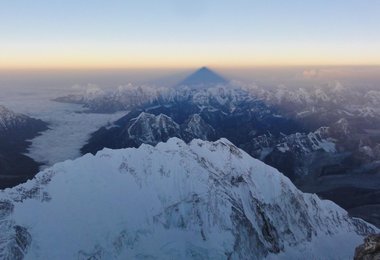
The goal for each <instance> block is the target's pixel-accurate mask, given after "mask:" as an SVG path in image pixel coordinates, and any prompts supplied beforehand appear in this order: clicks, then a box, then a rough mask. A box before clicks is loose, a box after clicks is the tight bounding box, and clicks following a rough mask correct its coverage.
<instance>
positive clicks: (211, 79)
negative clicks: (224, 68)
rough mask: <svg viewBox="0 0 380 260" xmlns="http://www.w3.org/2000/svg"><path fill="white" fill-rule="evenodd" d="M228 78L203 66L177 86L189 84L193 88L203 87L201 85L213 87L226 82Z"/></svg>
mask: <svg viewBox="0 0 380 260" xmlns="http://www.w3.org/2000/svg"><path fill="white" fill-rule="evenodd" d="M226 83H228V80H226V79H225V78H223V77H222V76H220V75H219V74H217V73H216V72H214V71H212V70H210V69H209V68H207V67H202V68H200V69H198V70H197V71H195V72H194V73H192V74H191V75H189V76H188V77H187V78H185V79H184V80H183V81H181V82H180V83H178V84H177V85H176V86H177V87H181V86H187V87H191V88H201V87H211V86H215V85H219V84H226Z"/></svg>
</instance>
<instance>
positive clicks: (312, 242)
mask: <svg viewBox="0 0 380 260" xmlns="http://www.w3.org/2000/svg"><path fill="white" fill-rule="evenodd" d="M375 231H377V232H378V230H376V229H375V228H374V227H373V226H371V225H369V224H367V223H365V222H363V221H361V220H358V219H352V218H350V217H349V216H348V215H347V213H346V211H344V210H343V209H341V208H339V207H338V206H337V205H336V204H334V203H332V202H331V201H322V200H320V199H319V198H318V197H317V196H316V195H311V194H304V193H302V192H300V191H299V190H298V189H297V188H295V186H294V185H293V184H292V183H291V182H290V180H289V179H288V178H286V177H284V176H283V175H282V174H281V173H279V172H278V171H277V170H275V169H274V168H271V167H269V166H267V165H265V164H264V163H262V162H260V161H258V160H256V159H253V158H252V157H250V156H249V155H248V154H246V153H245V152H243V151H242V150H240V149H238V148H236V147H235V146H234V145H233V144H232V143H230V142H229V141H228V140H226V139H220V140H219V141H216V142H207V141H201V140H193V141H192V142H191V143H190V144H189V145H187V144H185V143H184V142H183V141H182V140H180V139H178V138H171V139H169V140H168V142H167V143H159V144H158V145H157V146H155V147H153V146H149V145H142V146H141V147H140V148H138V149H135V148H128V149H122V150H109V149H104V150H102V151H100V152H98V153H97V155H95V156H93V155H90V154H87V155H85V156H83V157H81V158H79V159H76V160H74V161H66V162H63V163H59V164H56V165H54V166H53V167H51V168H49V169H46V170H44V171H42V172H40V173H39V174H38V175H37V176H36V177H35V179H33V180H31V181H28V182H27V183H25V184H22V185H19V186H17V187H15V188H13V189H6V190H4V191H2V192H0V234H1V239H0V258H1V259H4V258H5V259H7V257H9V258H11V259H17V258H20V259H21V258H22V257H25V258H26V259H89V258H91V257H92V258H91V259H153V258H154V259H227V258H230V259H262V258H264V257H267V258H273V259H333V258H334V259H338V258H339V259H349V258H351V257H352V256H353V254H354V249H355V246H357V245H359V244H360V243H361V242H362V239H363V236H364V235H365V234H368V233H371V232H375Z"/></svg>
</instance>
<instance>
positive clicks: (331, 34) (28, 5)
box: [0, 0, 380, 67]
mask: <svg viewBox="0 0 380 260" xmlns="http://www.w3.org/2000/svg"><path fill="white" fill-rule="evenodd" d="M0 37H1V38H0V59H1V60H0V67H6V65H7V64H8V65H9V66H10V67H12V66H15V67H17V64H22V63H23V62H24V63H25V64H24V65H25V67H27V66H28V65H33V64H39V62H40V63H41V66H42V65H43V64H42V62H41V60H40V61H39V60H38V57H42V58H41V59H42V61H44V62H45V63H46V64H47V66H59V63H60V62H62V64H66V65H67V66H69V65H71V66H74V67H75V65H76V64H77V65H78V66H86V65H91V63H96V64H97V63H102V62H103V64H105V66H112V60H113V61H114V63H115V67H117V66H130V67H133V65H134V64H136V66H137V67H139V66H153V67H154V66H157V65H159V64H160V63H162V64H164V66H165V65H168V66H175V65H176V63H178V66H182V65H183V66H185V65H193V64H196V63H202V62H203V63H205V64H207V63H210V64H219V65H220V64H222V65H228V63H230V64H232V65H239V64H240V65H242V66H244V65H250V64H252V65H260V63H263V64H264V65H265V61H266V60H267V61H268V62H267V63H268V64H276V63H278V64H279V65H281V64H282V63H283V64H285V65H286V64H288V63H289V64H293V63H294V64H296V63H297V62H298V63H302V62H303V63H311V64H312V63H323V61H324V60H325V61H326V64H329V63H334V61H335V63H337V64H340V63H342V64H345V63H347V64H356V63H357V64H366V63H368V64H376V63H378V64H380V50H379V49H380V48H379V46H380V1H379V0H319V1H317V0H310V1H305V0H304V1H301V0H298V1H297V0H289V1H280V0H277V1H275V0H265V1H264V0H262V1H253V0H250V1H249V0H235V1H232V0H231V1H227V0H224V1H223V0H219V1H217V0H204V1H200V0H192V1H184V0H176V1H174V0H161V1H158V0H157V1H154V0H150V1H148V0H139V1H137V0H136V1H128V0H126V1H120V0H108V1H106V0H82V1H79V0H76V1H73V0H61V1H58V0H44V1H43V0H33V1H32V0H23V1H22V0H2V1H1V2H0ZM195 56H196V58H195ZM293 58H294V62H293V61H292V59H293ZM339 60H341V61H339ZM7 62H8V63H7ZM5 63H7V64H5ZM181 63H182V64H181Z"/></svg>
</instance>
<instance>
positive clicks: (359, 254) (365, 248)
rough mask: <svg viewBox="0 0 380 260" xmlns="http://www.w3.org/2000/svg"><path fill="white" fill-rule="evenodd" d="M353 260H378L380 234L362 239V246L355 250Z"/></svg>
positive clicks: (379, 255)
mask: <svg viewBox="0 0 380 260" xmlns="http://www.w3.org/2000/svg"><path fill="white" fill-rule="evenodd" d="M354 259H355V260H379V259H380V234H377V235H370V236H368V237H367V238H365V239H364V244H362V245H360V246H358V247H357V248H356V249H355V257H354Z"/></svg>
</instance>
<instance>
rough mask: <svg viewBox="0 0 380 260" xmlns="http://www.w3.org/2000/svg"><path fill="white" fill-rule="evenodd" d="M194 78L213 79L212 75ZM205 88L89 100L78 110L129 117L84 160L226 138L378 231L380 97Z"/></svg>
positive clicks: (132, 91)
mask: <svg viewBox="0 0 380 260" xmlns="http://www.w3.org/2000/svg"><path fill="white" fill-rule="evenodd" d="M194 75H195V76H196V78H198V80H201V79H202V77H204V78H205V79H207V78H214V77H215V76H214V73H213V72H212V71H211V72H210V70H209V69H200V70H199V71H197V72H195V73H194ZM200 75H202V77H200ZM206 82H207V81H206V80H205V84H204V85H203V87H194V86H193V87H191V86H186V85H184V84H182V83H181V84H179V85H180V86H181V87H179V86H177V87H176V88H173V89H160V90H154V91H153V90H152V89H151V88H146V89H145V88H143V87H141V88H138V87H136V86H134V87H132V86H131V87H129V88H127V89H128V91H126V92H125V93H127V92H128V93H129V94H125V96H128V97H133V100H140V101H141V102H139V103H138V104H137V103H135V102H133V103H128V101H127V100H128V99H127V98H126V99H123V98H122V97H123V96H124V94H123V93H122V92H119V91H118V92H110V93H109V94H107V95H103V94H102V95H100V96H98V98H92V99H87V101H86V102H85V103H83V104H84V105H85V106H86V107H88V108H90V109H91V108H95V110H93V111H98V112H100V111H103V112H109V109H108V108H109V107H110V106H112V105H113V104H123V106H124V107H128V108H129V110H131V112H129V113H128V114H126V115H125V116H124V117H123V118H121V119H119V120H117V121H116V122H114V123H113V124H110V125H108V126H105V127H103V128H101V129H99V130H98V131H96V132H95V133H94V134H93V135H92V137H91V138H90V140H89V142H88V144H86V145H85V146H84V147H83V148H82V153H87V152H91V153H96V152H97V151H99V150H101V149H103V148H104V147H108V148H124V147H138V146H139V145H141V144H142V143H149V144H152V145H155V144H157V143H159V142H161V141H166V140H168V139H169V138H170V137H179V138H181V139H183V140H185V141H186V142H189V141H190V140H191V139H193V138H201V139H205V140H211V141H212V140H216V139H218V138H221V137H225V138H228V139H229V140H230V141H232V142H233V143H234V144H235V145H237V146H238V147H240V148H242V149H244V150H245V151H247V152H248V153H249V154H250V155H252V156H254V157H255V158H258V159H260V160H262V161H264V162H265V163H267V164H269V165H271V166H273V167H275V168H277V169H279V170H280V171H281V172H283V173H284V174H285V175H287V176H288V177H290V178H291V180H292V181H293V182H294V183H295V184H296V185H297V186H298V187H299V188H301V189H302V190H303V191H307V192H315V193H318V194H319V195H320V196H322V197H324V198H329V199H332V200H334V201H336V202H337V203H339V205H342V206H343V207H345V208H346V209H347V210H349V212H350V213H351V214H353V215H355V216H359V217H362V218H364V219H366V220H368V221H371V222H372V223H376V224H377V225H379V226H380V217H379V216H378V214H377V212H378V210H379V209H380V201H379V200H377V199H373V198H376V197H378V196H377V195H378V194H380V189H379V187H380V132H379V131H378V129H379V128H380V91H378V90H376V89H360V90H359V89H355V88H347V87H344V86H343V85H342V84H340V83H339V82H331V83H329V84H327V85H325V86H317V87H310V88H291V87H289V88H288V87H285V86H280V87H273V88H263V87H258V86H256V85H246V84H242V83H239V82H229V83H225V84H221V81H218V82H219V83H216V84H211V85H210V86H208V87H205V86H206V85H207V84H206ZM196 85H197V84H196ZM111 93H113V94H111ZM116 93H117V94H116ZM147 93H149V94H147ZM95 96H97V95H95ZM110 97H112V98H110ZM140 98H141V99H140ZM114 100H117V101H116V102H114ZM121 100H124V101H125V102H124V103H123V102H121ZM143 100H145V101H143ZM102 104H106V105H105V107H104V109H103V105H102ZM118 106H119V105H118Z"/></svg>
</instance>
